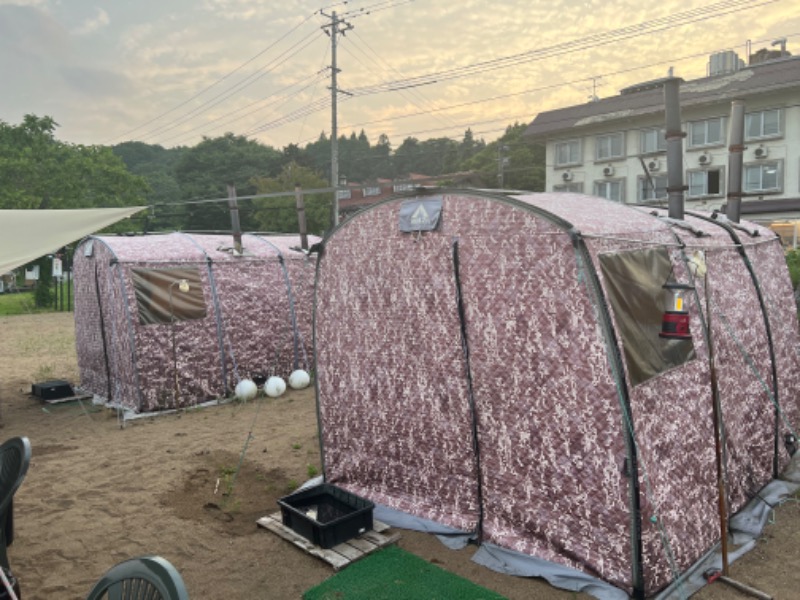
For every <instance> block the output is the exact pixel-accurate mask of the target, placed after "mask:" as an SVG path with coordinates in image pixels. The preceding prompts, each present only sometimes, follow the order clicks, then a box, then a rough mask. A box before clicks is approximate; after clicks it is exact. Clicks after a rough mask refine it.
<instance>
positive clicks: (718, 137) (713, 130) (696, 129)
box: [689, 117, 725, 148]
mask: <svg viewBox="0 0 800 600" xmlns="http://www.w3.org/2000/svg"><path fill="white" fill-rule="evenodd" d="M724 143H725V118H724V117H715V118H713V119H706V120H705V121H694V122H692V123H689V147H690V148H698V147H701V146H718V145H720V144H724Z"/></svg>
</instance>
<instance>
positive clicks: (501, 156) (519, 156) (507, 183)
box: [464, 123, 545, 192]
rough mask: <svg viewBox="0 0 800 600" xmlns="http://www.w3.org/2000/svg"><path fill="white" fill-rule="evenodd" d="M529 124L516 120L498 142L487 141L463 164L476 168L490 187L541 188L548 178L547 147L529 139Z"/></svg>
mask: <svg viewBox="0 0 800 600" xmlns="http://www.w3.org/2000/svg"><path fill="white" fill-rule="evenodd" d="M525 129H526V125H524V124H521V123H514V125H509V126H508V127H507V128H506V131H505V133H504V134H503V135H502V137H500V139H498V140H497V141H495V142H492V143H491V144H488V145H487V146H486V147H485V148H483V149H482V150H481V151H480V152H478V153H477V154H475V155H474V156H473V157H472V158H471V159H470V160H468V161H467V162H466V163H465V165H464V170H472V171H475V172H477V173H478V174H479V175H480V177H481V179H482V180H483V181H484V182H485V183H486V185H487V186H488V187H491V188H497V187H500V185H501V179H502V186H503V188H505V189H515V190H528V191H532V192H541V191H543V190H544V182H545V168H544V167H545V165H544V162H545V158H544V147H543V146H541V145H535V144H531V143H529V142H528V141H527V140H526V139H525V138H524V137H523V135H522V134H523V133H524V131H525Z"/></svg>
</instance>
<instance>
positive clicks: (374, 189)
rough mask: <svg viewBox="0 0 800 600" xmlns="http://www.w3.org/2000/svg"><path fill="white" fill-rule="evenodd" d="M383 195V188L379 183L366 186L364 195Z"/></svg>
mask: <svg viewBox="0 0 800 600" xmlns="http://www.w3.org/2000/svg"><path fill="white" fill-rule="evenodd" d="M380 195H381V188H380V186H377V185H371V186H369V187H365V188H364V197H367V196H380Z"/></svg>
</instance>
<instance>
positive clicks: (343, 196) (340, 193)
mask: <svg viewBox="0 0 800 600" xmlns="http://www.w3.org/2000/svg"><path fill="white" fill-rule="evenodd" d="M350 196H351V194H350V190H349V189H347V190H336V197H337V198H338V199H339V200H349V199H350Z"/></svg>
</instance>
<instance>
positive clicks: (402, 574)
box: [303, 546, 506, 600]
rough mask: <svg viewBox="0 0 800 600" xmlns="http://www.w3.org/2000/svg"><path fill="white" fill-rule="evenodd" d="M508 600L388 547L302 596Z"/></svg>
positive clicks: (321, 599)
mask: <svg viewBox="0 0 800 600" xmlns="http://www.w3.org/2000/svg"><path fill="white" fill-rule="evenodd" d="M456 598H457V599H458V600H506V599H505V598H504V597H503V596H501V595H500V594H498V593H496V592H492V591H490V590H487V589H486V588H483V587H481V586H479V585H476V584H474V583H472V582H471V581H468V580H466V579H463V578H462V577H459V576H458V575H454V574H453V573H450V572H449V571H445V570H444V569H442V568H439V567H437V566H436V565H432V564H431V563H429V562H427V561H425V560H423V559H421V558H419V557H418V556H414V555H413V554H410V553H408V552H406V551H405V550H402V549H401V548H398V547H397V546H389V547H388V548H384V549H383V550H379V551H377V552H375V553H374V554H370V555H369V556H366V557H365V558H363V559H361V560H359V561H358V562H355V563H353V564H352V565H350V566H349V567H347V568H346V569H344V570H342V571H341V572H340V573H337V574H336V575H334V576H333V577H331V578H330V579H328V580H326V581H323V582H322V583H320V584H319V585H318V586H316V587H313V588H311V589H310V590H308V591H307V592H306V593H305V594H303V600H451V599H456Z"/></svg>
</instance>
